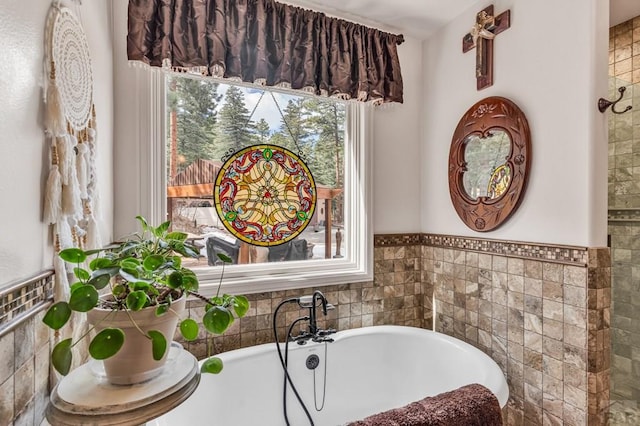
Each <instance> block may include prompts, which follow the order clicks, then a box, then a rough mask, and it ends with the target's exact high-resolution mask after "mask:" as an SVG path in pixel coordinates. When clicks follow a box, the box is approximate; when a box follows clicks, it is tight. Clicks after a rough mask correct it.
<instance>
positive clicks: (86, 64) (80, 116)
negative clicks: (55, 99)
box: [50, 7, 93, 131]
mask: <svg viewBox="0 0 640 426" xmlns="http://www.w3.org/2000/svg"><path fill="white" fill-rule="evenodd" d="M50 40H51V59H52V60H53V62H54V64H55V68H56V70H55V71H56V84H57V85H58V88H59V90H60V101H61V104H62V108H63V111H64V115H65V118H66V119H67V121H68V122H69V123H70V124H71V127H73V129H74V130H78V131H79V130H83V129H85V128H86V127H87V124H88V123H89V120H90V119H91V105H92V104H93V74H92V72H91V56H90V54H89V44H88V43H87V37H86V35H85V33H84V30H83V28H82V25H81V24H80V21H78V18H76V16H75V14H74V13H73V12H72V11H71V9H69V8H66V7H60V9H59V11H58V13H56V14H55V18H54V20H53V26H52V28H51V39H50Z"/></svg>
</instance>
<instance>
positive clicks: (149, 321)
mask: <svg viewBox="0 0 640 426" xmlns="http://www.w3.org/2000/svg"><path fill="white" fill-rule="evenodd" d="M186 299H187V298H186V296H183V297H181V298H180V299H178V300H176V301H174V302H173V303H172V304H171V310H173V311H174V312H175V313H176V314H177V315H176V314H174V313H173V312H171V311H169V312H167V313H165V314H164V315H162V316H160V317H157V316H156V314H155V311H156V307H155V306H153V307H149V308H145V309H142V310H141V311H137V312H131V311H130V312H129V314H130V315H131V317H132V318H133V320H134V321H135V323H136V324H137V325H138V327H139V328H140V329H142V330H143V331H145V332H147V331H149V330H157V331H159V332H161V333H162V334H163V335H164V337H165V338H166V339H167V351H166V352H165V355H164V357H163V358H162V359H161V360H159V361H155V360H154V359H153V354H152V350H151V340H150V339H148V338H147V337H146V336H144V335H143V334H142V333H140V331H139V330H138V329H137V328H136V327H135V326H134V325H133V324H132V322H131V319H130V316H129V315H128V314H127V312H125V311H115V312H112V311H111V310H109V309H98V308H96V309H92V310H91V311H89V312H87V320H88V321H89V324H92V325H93V324H98V325H97V326H96V330H97V331H98V332H99V331H100V330H102V329H104V328H109V327H117V328H120V329H122V331H124V334H125V339H124V345H123V346H122V348H120V351H118V353H117V354H115V355H114V356H112V357H110V358H108V359H105V360H104V361H103V362H104V369H105V373H106V376H107V380H108V381H109V383H112V384H115V385H131V384H135V383H140V382H144V381H146V380H150V379H152V378H154V377H156V376H157V375H158V374H160V373H161V372H162V367H163V366H164V364H165V362H166V359H167V354H168V352H169V345H170V344H171V341H172V340H173V335H174V333H175V330H176V326H177V325H178V321H179V319H180V318H179V315H180V314H181V313H182V312H183V311H184V309H185V306H186ZM107 315H109V318H107V319H106V320H104V321H102V319H103V318H104V317H105V316H107Z"/></svg>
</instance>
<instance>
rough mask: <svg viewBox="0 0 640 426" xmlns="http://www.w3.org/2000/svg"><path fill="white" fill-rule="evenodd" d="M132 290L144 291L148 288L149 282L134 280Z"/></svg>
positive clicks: (149, 286)
mask: <svg viewBox="0 0 640 426" xmlns="http://www.w3.org/2000/svg"><path fill="white" fill-rule="evenodd" d="M132 287H133V290H135V291H137V290H142V291H144V292H146V291H147V290H148V289H149V288H151V284H149V283H148V282H146V281H136V282H134V283H133V286H132Z"/></svg>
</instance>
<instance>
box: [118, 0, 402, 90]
mask: <svg viewBox="0 0 640 426" xmlns="http://www.w3.org/2000/svg"><path fill="white" fill-rule="evenodd" d="M403 40H404V39H403V37H402V35H394V34H389V33H385V32H382V31H379V30H376V29H372V28H367V27H365V26H362V25H358V24H354V23H352V22H348V21H344V20H341V19H336V18H331V17H327V16H326V15H324V14H323V13H320V12H314V11H310V10H304V9H301V8H298V7H293V6H289V5H285V4H281V3H277V2H275V1H273V0H130V1H129V34H128V35H127V54H128V56H129V59H130V60H135V61H142V62H144V63H146V64H148V65H150V66H153V67H162V66H167V65H169V66H170V67H171V68H173V69H174V70H179V71H191V72H194V71H195V72H198V73H201V74H203V75H208V76H214V77H221V78H231V79H236V80H238V79H239V80H242V81H245V82H251V83H258V84H264V85H267V86H285V87H290V88H292V89H299V90H305V91H312V92H313V93H315V94H317V95H325V96H340V97H343V98H347V99H357V100H360V101H374V102H377V103H381V102H402V76H401V74H400V62H399V60H398V52H397V45H398V44H400V43H402V42H403Z"/></svg>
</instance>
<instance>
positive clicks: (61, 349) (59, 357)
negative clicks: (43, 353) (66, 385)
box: [51, 338, 72, 376]
mask: <svg viewBox="0 0 640 426" xmlns="http://www.w3.org/2000/svg"><path fill="white" fill-rule="evenodd" d="M71 360H72V355H71V338H69V339H64V340H63V341H61V342H60V343H58V344H57V345H55V346H54V348H53V351H52V352H51V363H52V364H53V368H55V369H56V371H57V372H58V373H60V374H62V375H63V376H66V375H67V374H69V370H70V369H71Z"/></svg>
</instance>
